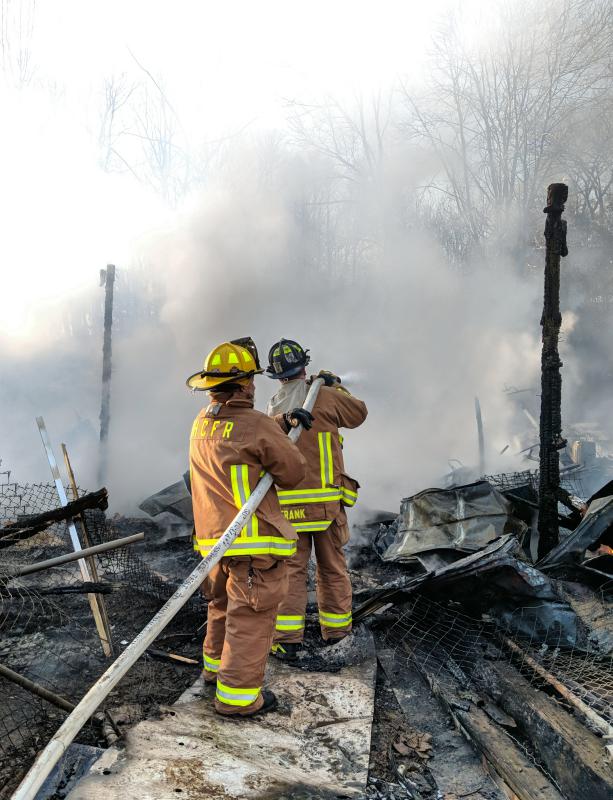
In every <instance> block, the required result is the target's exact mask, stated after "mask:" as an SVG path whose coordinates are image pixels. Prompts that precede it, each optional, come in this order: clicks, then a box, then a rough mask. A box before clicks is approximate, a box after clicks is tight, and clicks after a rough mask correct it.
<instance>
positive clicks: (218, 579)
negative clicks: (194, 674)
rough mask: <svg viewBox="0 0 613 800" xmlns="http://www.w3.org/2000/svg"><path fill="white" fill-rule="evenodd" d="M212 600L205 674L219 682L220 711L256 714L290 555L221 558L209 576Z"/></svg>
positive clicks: (207, 587)
mask: <svg viewBox="0 0 613 800" xmlns="http://www.w3.org/2000/svg"><path fill="white" fill-rule="evenodd" d="M202 591H203V594H204V596H205V597H206V599H207V600H208V624H207V632H206V637H205V640H204V648H203V656H204V678H205V681H206V682H207V683H214V682H216V684H217V692H216V695H215V708H216V710H217V711H219V712H220V713H222V714H228V715H232V714H240V715H247V714H252V713H254V712H255V711H257V710H258V709H260V708H261V707H262V705H263V703H264V700H263V698H262V694H261V689H262V684H263V682H264V671H265V669H266V658H267V656H268V653H269V651H270V648H271V644H272V639H273V636H274V630H275V618H276V616H277V608H278V605H279V602H280V600H281V599H282V598H283V597H284V595H285V593H286V592H287V559H284V560H282V561H280V560H277V559H275V558H273V557H272V556H255V557H253V558H222V560H221V561H220V562H219V564H217V565H216V566H215V567H213V569H212V570H211V572H210V573H209V575H208V576H207V577H206V578H205V580H204V583H203V586H202Z"/></svg>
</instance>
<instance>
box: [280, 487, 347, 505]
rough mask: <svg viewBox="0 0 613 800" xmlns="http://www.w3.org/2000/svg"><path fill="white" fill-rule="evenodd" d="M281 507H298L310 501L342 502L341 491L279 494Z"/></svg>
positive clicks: (324, 490)
mask: <svg viewBox="0 0 613 800" xmlns="http://www.w3.org/2000/svg"><path fill="white" fill-rule="evenodd" d="M277 494H278V496H279V502H280V503H281V505H289V504H292V505H298V504H299V503H308V502H310V501H314V502H321V503H325V502H326V501H333V500H340V499H341V496H342V495H341V491H340V489H310V490H309V491H300V492H292V491H291V490H288V491H283V492H278V493H277Z"/></svg>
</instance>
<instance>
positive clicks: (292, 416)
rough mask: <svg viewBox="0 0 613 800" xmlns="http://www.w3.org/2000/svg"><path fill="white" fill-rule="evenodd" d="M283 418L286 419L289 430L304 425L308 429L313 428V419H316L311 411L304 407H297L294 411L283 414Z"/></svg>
mask: <svg viewBox="0 0 613 800" xmlns="http://www.w3.org/2000/svg"><path fill="white" fill-rule="evenodd" d="M283 418H284V419H285V424H286V425H287V428H288V430H289V429H290V428H297V427H298V425H302V427H303V428H304V429H305V430H307V431H309V430H311V428H312V427H313V420H314V419H315V417H314V416H313V415H312V414H311V412H310V411H307V410H306V409H304V408H295V409H294V410H293V411H288V412H286V413H285V414H284V415H283Z"/></svg>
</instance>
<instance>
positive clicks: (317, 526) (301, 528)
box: [291, 519, 332, 533]
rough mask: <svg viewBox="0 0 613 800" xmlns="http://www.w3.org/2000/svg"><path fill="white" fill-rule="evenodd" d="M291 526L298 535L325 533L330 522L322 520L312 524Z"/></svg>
mask: <svg viewBox="0 0 613 800" xmlns="http://www.w3.org/2000/svg"><path fill="white" fill-rule="evenodd" d="M291 525H292V526H293V527H294V528H296V530H297V531H298V532H299V533H316V532H317V531H327V530H328V528H329V527H330V525H332V520H329V519H322V520H314V521H312V522H292V523H291Z"/></svg>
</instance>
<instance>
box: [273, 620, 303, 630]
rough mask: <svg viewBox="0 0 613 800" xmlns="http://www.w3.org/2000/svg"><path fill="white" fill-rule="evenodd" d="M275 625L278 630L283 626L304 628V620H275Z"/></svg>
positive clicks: (293, 628) (297, 628)
mask: <svg viewBox="0 0 613 800" xmlns="http://www.w3.org/2000/svg"><path fill="white" fill-rule="evenodd" d="M275 627H276V629H277V630H278V631H282V630H283V629H284V628H290V629H292V630H300V628H304V622H301V621H300V620H296V621H295V622H292V621H291V620H283V622H277V623H276V625H275Z"/></svg>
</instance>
